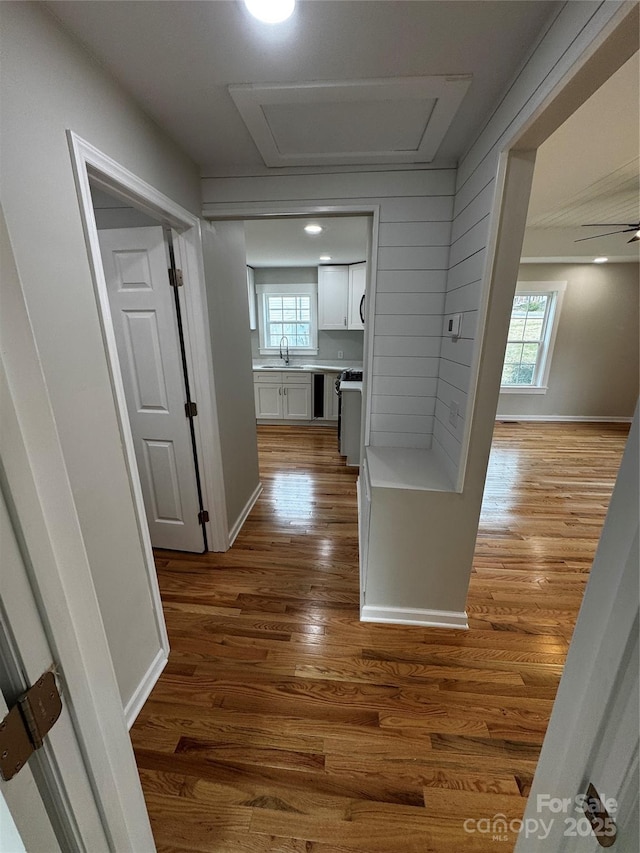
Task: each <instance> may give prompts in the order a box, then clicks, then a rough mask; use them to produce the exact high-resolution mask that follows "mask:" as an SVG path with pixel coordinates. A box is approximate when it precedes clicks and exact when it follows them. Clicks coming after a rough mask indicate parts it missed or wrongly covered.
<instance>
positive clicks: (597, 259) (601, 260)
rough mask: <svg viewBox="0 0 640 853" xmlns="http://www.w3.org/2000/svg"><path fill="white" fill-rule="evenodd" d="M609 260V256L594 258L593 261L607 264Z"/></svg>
mask: <svg viewBox="0 0 640 853" xmlns="http://www.w3.org/2000/svg"><path fill="white" fill-rule="evenodd" d="M608 260H609V258H594V259H593V263H594V264H606V263H607V261H608Z"/></svg>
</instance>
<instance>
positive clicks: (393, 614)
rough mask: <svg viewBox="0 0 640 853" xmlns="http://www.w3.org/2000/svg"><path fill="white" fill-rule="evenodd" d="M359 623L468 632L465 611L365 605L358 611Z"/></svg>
mask: <svg viewBox="0 0 640 853" xmlns="http://www.w3.org/2000/svg"><path fill="white" fill-rule="evenodd" d="M360 621H361V622H391V623H393V624H396V625H421V626H423V627H424V628H459V629H460V630H463V631H468V630H469V623H468V622H467V613H466V611H465V610H413V609H411V608H408V607H371V606H369V605H366V604H365V605H364V606H363V608H362V610H361V611H360Z"/></svg>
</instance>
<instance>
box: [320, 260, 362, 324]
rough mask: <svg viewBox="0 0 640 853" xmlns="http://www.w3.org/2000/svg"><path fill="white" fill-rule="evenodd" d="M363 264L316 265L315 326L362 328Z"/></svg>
mask: <svg viewBox="0 0 640 853" xmlns="http://www.w3.org/2000/svg"><path fill="white" fill-rule="evenodd" d="M366 282H367V265H366V263H364V262H363V263H361V264H350V265H340V266H325V267H318V328H319V329H342V330H344V329H364V293H365V287H366Z"/></svg>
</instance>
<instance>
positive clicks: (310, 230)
mask: <svg viewBox="0 0 640 853" xmlns="http://www.w3.org/2000/svg"><path fill="white" fill-rule="evenodd" d="M304 230H305V231H306V232H307V234H322V232H323V231H324V228H323V227H322V225H313V224H312V223H309V225H305V226H304Z"/></svg>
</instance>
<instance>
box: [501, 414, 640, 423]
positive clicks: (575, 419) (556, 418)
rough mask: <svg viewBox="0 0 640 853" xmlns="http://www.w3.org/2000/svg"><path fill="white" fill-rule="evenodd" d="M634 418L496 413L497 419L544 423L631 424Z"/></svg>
mask: <svg viewBox="0 0 640 853" xmlns="http://www.w3.org/2000/svg"><path fill="white" fill-rule="evenodd" d="M632 420H633V419H632V418H621V417H618V416H617V415H616V416H613V415H612V416H611V417H600V416H595V415H594V416H591V415H496V421H498V422H500V423H502V422H504V421H531V422H539V423H544V422H545V421H546V422H548V423H585V424H630V423H631V421H632Z"/></svg>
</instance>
